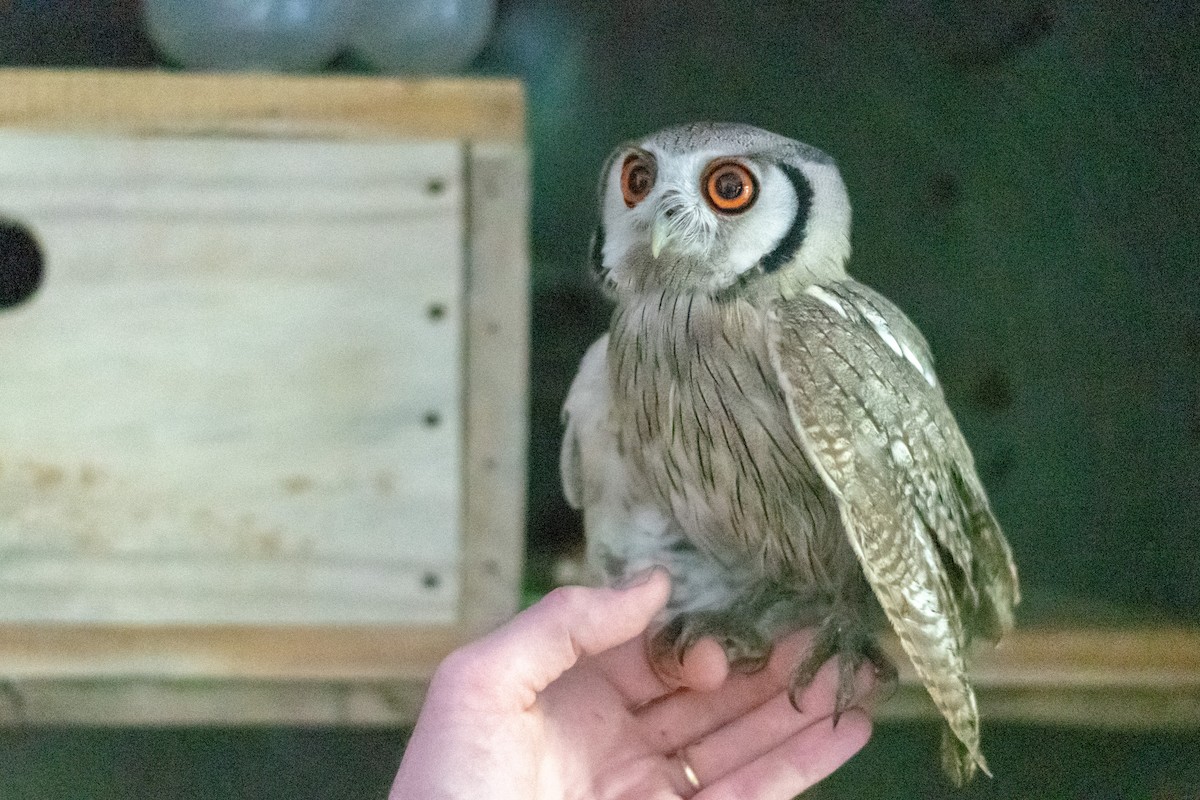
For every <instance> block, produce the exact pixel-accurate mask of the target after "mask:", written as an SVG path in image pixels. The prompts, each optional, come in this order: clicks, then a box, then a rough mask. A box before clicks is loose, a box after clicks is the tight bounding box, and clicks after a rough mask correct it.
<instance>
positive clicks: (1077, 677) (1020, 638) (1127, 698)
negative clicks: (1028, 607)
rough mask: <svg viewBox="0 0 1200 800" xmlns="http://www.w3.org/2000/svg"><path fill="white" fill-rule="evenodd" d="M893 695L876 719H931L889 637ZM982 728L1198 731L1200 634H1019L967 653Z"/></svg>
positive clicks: (928, 705) (1129, 631)
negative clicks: (895, 668) (896, 669)
mask: <svg viewBox="0 0 1200 800" xmlns="http://www.w3.org/2000/svg"><path fill="white" fill-rule="evenodd" d="M886 646H887V649H888V651H889V653H890V654H891V655H892V657H893V659H894V660H895V662H896V663H897V664H898V665H899V666H900V673H901V674H900V687H899V688H898V690H897V692H896V695H895V696H894V697H892V698H891V699H890V700H888V701H887V702H886V703H884V704H883V705H881V706H880V707H879V709H878V713H879V716H880V718H882V719H912V718H924V717H933V716H934V715H935V714H936V712H935V710H934V708H933V704H932V702H931V701H930V700H929V697H928V695H927V694H926V693H925V689H924V688H923V687H922V686H921V685H920V683H919V682H918V681H917V678H916V676H915V674H913V671H912V667H911V665H909V664H908V661H907V659H906V658H905V656H904V654H903V653H902V652H901V650H900V645H899V642H897V641H896V640H895V639H894V638H892V639H890V640H889V641H888V642H887V645H886ZM972 674H973V675H974V683H975V687H976V690H977V691H978V694H979V704H980V711H981V713H982V715H983V718H984V720H985V722H986V721H997V720H1005V721H1010V722H1028V723H1038V724H1048V725H1073V726H1085V727H1106V728H1154V727H1171V728H1178V727H1196V726H1200V628H1184V627H1179V628H1167V627H1153V628H1149V627H1148V628H1128V629H1116V628H1112V629H1109V628H1105V629H1098V628H1093V629H1089V628H1050V627H1047V628H1029V629H1019V630H1017V631H1015V632H1014V633H1012V634H1011V635H1010V636H1008V637H1006V638H1005V640H1004V641H1003V642H1002V643H1001V644H1000V646H999V647H996V648H994V649H992V648H988V647H987V646H986V645H984V646H981V647H980V648H979V649H978V650H977V651H976V652H975V658H974V660H973V662H972Z"/></svg>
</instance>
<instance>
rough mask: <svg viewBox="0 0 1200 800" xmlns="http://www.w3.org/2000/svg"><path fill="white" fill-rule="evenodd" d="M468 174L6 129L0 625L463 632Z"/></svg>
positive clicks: (453, 163) (245, 145)
mask: <svg viewBox="0 0 1200 800" xmlns="http://www.w3.org/2000/svg"><path fill="white" fill-rule="evenodd" d="M463 162H464V160H463V148H462V145H461V144H460V143H458V142H455V141H449V142H440V143H435V142H405V141H393V142H313V141H307V140H305V141H282V140H270V141H259V140H246V139H240V138H222V139H191V138H184V137H156V138H151V139H146V138H140V137H136V136H129V135H126V136H118V135H96V134H41V133H33V134H31V133H16V132H0V217H6V218H8V219H10V220H13V221H16V222H18V223H20V224H21V225H23V226H25V227H26V228H27V229H28V230H29V231H31V232H32V234H33V235H34V236H35V237H36V238H37V239H38V241H39V242H40V244H41V247H42V250H43V252H44V255H45V273H46V277H45V280H44V283H43V285H42V287H41V289H40V291H39V292H38V293H37V294H36V295H35V296H34V298H33V299H32V300H31V301H29V302H28V303H27V304H25V305H23V306H21V307H19V308H16V309H12V310H9V311H7V312H5V313H2V314H0V363H3V364H4V371H3V376H2V377H0V407H2V408H4V409H5V413H4V415H2V416H0V590H2V592H3V597H4V602H3V603H0V620H8V621H23V622H34V621H43V622H84V621H90V622H98V623H120V622H139V623H152V622H158V623H185V622H191V623H201V622H208V623H223V622H242V623H266V622H276V623H287V624H314V623H315V624H319V623H332V622H343V623H348V624H354V623H399V622H408V623H439V624H448V623H451V622H453V621H455V620H456V619H457V617H458V603H459V596H460V594H461V580H460V574H459V564H460V563H461V561H462V554H461V542H460V531H461V526H462V519H461V506H462V491H463V481H462V477H461V476H462V470H463V467H462V450H463V444H462V412H461V409H462V405H463V395H462V392H463V375H462V372H463V365H462V352H463V349H464V343H463V340H462V326H461V320H462V318H463V309H462V295H463V285H464V284H463V282H464V272H465V270H464V263H465V254H464V240H465V239H466V231H465V226H466V213H465V204H466V199H465V197H466V188H465V186H464V185H463V178H462V176H463V173H464V163H463ZM433 307H436V308H437V314H431V313H430V309H431V308H433ZM510 585H512V586H515V582H514V583H512V584H510ZM514 594H515V592H514Z"/></svg>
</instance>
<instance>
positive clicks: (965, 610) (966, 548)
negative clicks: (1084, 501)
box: [770, 279, 1018, 778]
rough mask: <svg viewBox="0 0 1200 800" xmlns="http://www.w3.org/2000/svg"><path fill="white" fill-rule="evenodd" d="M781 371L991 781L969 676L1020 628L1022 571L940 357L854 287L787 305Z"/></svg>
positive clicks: (967, 759)
mask: <svg viewBox="0 0 1200 800" xmlns="http://www.w3.org/2000/svg"><path fill="white" fill-rule="evenodd" d="M770 336H771V340H770V344H771V354H772V360H773V362H774V367H775V369H776V372H777V374H778V377H779V380H780V383H781V385H782V386H783V388H784V392H785V395H786V398H787V403H788V410H789V413H790V414H791V417H792V420H793V423H794V424H795V427H796V430H797V432H798V434H799V438H800V441H801V443H802V446H803V447H804V448H805V450H806V455H807V456H808V457H809V459H810V460H811V461H812V462H813V464H814V466H815V467H816V468H817V471H818V473H819V474H820V475H821V478H822V480H823V481H824V483H825V485H826V486H827V487H828V489H829V490H830V491H831V492H832V493H833V494H834V496H835V497H836V498H837V500H838V506H839V512H840V514H841V517H842V522H843V526H844V527H845V530H846V533H847V535H848V536H849V538H850V542H851V545H852V547H853V549H854V551H855V553H856V555H857V556H858V559H859V561H860V563H861V565H862V568H863V572H864V574H865V575H866V578H867V581H868V583H869V584H870V585H871V588H872V590H873V591H874V592H875V594H876V596H877V597H878V598H879V600H880V603H881V605H882V606H883V608H884V610H885V612H886V613H887V615H888V619H889V621H890V622H891V624H892V627H893V628H894V629H895V630H896V633H897V634H898V636H899V638H900V642H901V644H902V646H903V647H904V650H905V652H906V653H907V654H908V655H909V657H910V658H911V659H912V661H913V664H914V666H915V667H916V670H917V673H918V674H919V675H920V677H921V679H922V681H923V682H924V683H925V685H926V687H927V688H928V689H929V692H930V695H931V696H932V698H933V700H934V703H935V704H936V705H937V706H938V708H939V709H940V710H941V712H942V714H943V716H944V717H945V718H946V721H947V724H948V726H949V728H950V730H951V732H952V733H953V735H954V738H955V739H956V740H957V742H958V743H960V744H959V745H958V747H959V752H960V753H961V756H962V757H963V758H961V759H960V762H962V763H961V764H960V767H961V773H962V774H963V777H964V778H965V776H966V775H969V772H970V771H971V770H973V766H972V764H971V762H973V763H974V764H977V765H979V767H980V768H982V769H984V770H985V771H986V769H987V767H986V763H985V762H984V760H983V756H982V753H981V752H980V750H979V718H978V711H977V709H976V703H975V696H974V692H973V691H972V689H971V687H970V684H969V683H968V682H967V678H966V666H965V653H966V647H967V645H968V643H969V641H970V639H971V637H972V636H973V635H975V634H981V635H985V636H988V637H993V638H994V637H997V636H999V635H1000V634H1001V633H1002V632H1003V631H1005V630H1007V629H1008V628H1009V627H1011V625H1012V606H1013V605H1014V604H1015V603H1016V602H1017V598H1018V595H1017V584H1016V572H1015V568H1014V567H1013V562H1012V556H1011V553H1010V551H1009V549H1008V545H1007V543H1006V542H1005V540H1004V537H1003V534H1002V533H1001V532H1000V528H999V525H998V524H997V523H996V520H995V518H994V516H993V515H992V513H991V510H990V509H989V507H988V504H987V498H986V495H985V494H984V491H983V487H982V485H981V484H980V482H979V479H978V477H977V476H976V474H975V466H974V462H973V460H972V458H971V454H970V450H969V449H968V447H967V444H966V441H965V440H964V439H963V436H962V433H961V432H960V431H959V428H958V425H957V423H956V422H955V421H954V418H953V416H952V415H951V413H950V410H949V408H948V407H947V405H946V402H945V399H944V397H943V395H942V391H941V387H940V386H939V385H938V382H937V378H936V376H935V374H934V372H933V360H932V358H931V357H930V355H929V348H928V346H927V345H926V343H925V340H924V339H923V338H922V337H921V335H920V333H919V332H918V331H917V329H916V326H914V325H913V324H912V323H911V322H910V321H909V320H908V319H907V318H906V317H905V316H904V315H903V313H901V312H900V310H899V309H897V308H896V307H895V306H894V305H892V304H891V303H890V302H889V301H888V300H887V299H886V298H884V297H883V296H882V295H879V294H878V293H876V292H874V291H872V290H870V289H868V288H867V287H865V286H863V285H861V284H859V283H857V282H855V281H853V280H848V279H847V280H844V281H838V282H835V283H830V284H824V285H822V286H820V287H818V288H817V289H816V290H810V291H808V292H806V293H805V294H802V295H799V296H797V297H796V298H794V299H792V300H789V301H786V302H784V303H782V304H780V305H779V306H778V307H777V309H776V312H775V317H774V319H773V325H772V329H771V334H770Z"/></svg>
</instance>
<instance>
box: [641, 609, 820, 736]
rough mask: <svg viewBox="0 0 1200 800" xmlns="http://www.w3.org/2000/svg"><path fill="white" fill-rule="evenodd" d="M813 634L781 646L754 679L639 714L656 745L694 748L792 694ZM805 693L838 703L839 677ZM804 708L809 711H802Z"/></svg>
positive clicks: (737, 678)
mask: <svg viewBox="0 0 1200 800" xmlns="http://www.w3.org/2000/svg"><path fill="white" fill-rule="evenodd" d="M811 641H812V631H802V632H800V633H797V634H792V635H791V636H788V637H786V638H784V639H782V640H781V641H780V642H779V643H778V644H776V646H775V649H774V651H773V652H772V653H771V658H770V660H769V661H768V662H767V666H766V667H764V668H763V669H762V670H760V671H759V672H756V673H754V674H752V675H731V676H729V678H728V679H727V680H726V681H725V683H724V684H722V685H721V687H720V688H719V689H717V690H715V691H711V692H697V691H682V692H678V693H676V694H673V695H670V696H669V697H665V698H662V699H661V700H660V701H658V702H655V703H651V704H650V705H647V706H645V707H644V708H642V709H639V710H638V711H637V713H636V716H637V718H638V721H639V724H640V725H641V726H642V728H643V731H644V733H645V735H646V736H647V737H649V740H650V741H651V742H654V743H655V745H656V746H657V747H659V748H660V749H661V751H662V752H671V751H672V750H674V749H677V748H679V747H682V746H684V745H685V744H688V743H690V742H694V741H696V740H697V739H699V738H701V737H702V736H704V735H706V734H708V733H711V732H712V731H714V730H716V729H718V728H720V727H722V726H724V725H725V724H726V723H728V722H730V721H732V720H735V719H737V718H738V717H740V716H742V715H744V714H745V713H747V712H748V711H750V710H751V709H753V708H756V707H758V706H760V705H762V704H763V703H765V702H767V701H768V700H770V699H771V698H772V697H774V696H775V695H776V694H778V693H779V692H781V691H783V690H784V689H786V688H787V686H788V683H789V681H790V680H791V676H792V671H793V670H794V669H795V665H796V664H797V663H798V662H799V659H800V654H801V653H804V652H807V649H808V646H809V644H810V643H811ZM817 675H818V677H817V678H815V679H814V680H813V682H812V685H811V686H809V687H808V689H806V690H805V692H804V694H803V695H802V697H807V696H808V695H809V693H812V695H813V697H817V696H818V695H821V694H824V695H827V696H829V697H830V698H832V696H833V691H834V688H835V686H836V682H837V681H836V675H833V674H832V673H831V672H829V671H827V670H822V671H821V672H818V673H817ZM801 707H803V706H801Z"/></svg>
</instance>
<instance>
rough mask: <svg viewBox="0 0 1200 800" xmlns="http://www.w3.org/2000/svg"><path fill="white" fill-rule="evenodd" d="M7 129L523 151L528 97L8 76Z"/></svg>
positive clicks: (511, 83) (371, 86) (328, 85)
mask: <svg viewBox="0 0 1200 800" xmlns="http://www.w3.org/2000/svg"><path fill="white" fill-rule="evenodd" d="M0 127H7V128H24V129H31V128H32V129H38V130H54V131H61V130H64V129H65V130H70V131H75V132H79V131H85V130H89V131H108V132H119V133H135V134H137V135H141V136H157V135H162V134H170V135H175V134H187V135H192V136H203V135H217V136H228V135H236V134H241V135H251V136H265V137H283V138H296V137H310V138H323V139H338V138H379V137H383V138H389V139H395V138H410V139H411V138H420V139H438V140H453V139H457V140H500V141H507V142H513V143H517V144H519V143H521V142H522V140H523V139H524V133H525V97H524V90H523V88H522V86H521V84H520V82H518V81H515V80H504V79H459V78H455V79H446V78H429V79H415V80H414V79H404V80H399V79H387V78H375V77H353V76H321V77H301V76H289V75H255V74H234V73H220V74H204V73H174V72H163V71H150V70H144V71H103V70H68V71H58V70H36V69H3V70H0Z"/></svg>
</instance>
